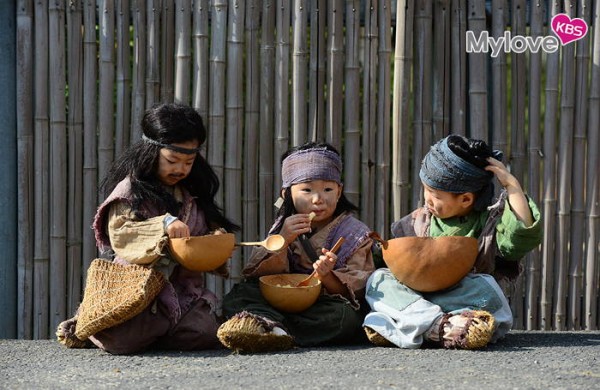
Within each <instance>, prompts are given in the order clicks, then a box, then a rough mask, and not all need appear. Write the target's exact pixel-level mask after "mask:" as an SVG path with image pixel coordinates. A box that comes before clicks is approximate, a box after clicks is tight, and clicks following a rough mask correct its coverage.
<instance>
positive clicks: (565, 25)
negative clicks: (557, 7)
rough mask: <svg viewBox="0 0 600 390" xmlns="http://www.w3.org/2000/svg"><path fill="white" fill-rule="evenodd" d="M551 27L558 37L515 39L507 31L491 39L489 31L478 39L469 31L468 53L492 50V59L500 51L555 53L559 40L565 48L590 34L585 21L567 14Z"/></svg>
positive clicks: (467, 36) (561, 15) (559, 15)
mask: <svg viewBox="0 0 600 390" xmlns="http://www.w3.org/2000/svg"><path fill="white" fill-rule="evenodd" d="M550 26H551V28H552V31H554V34H556V37H555V36H552V35H548V36H545V37H535V38H533V37H530V36H527V37H524V36H522V35H515V36H514V37H513V36H512V35H511V33H510V31H505V32H504V34H503V35H502V36H500V37H497V38H494V37H490V36H489V33H488V32H487V31H482V32H481V33H480V34H479V37H476V36H475V33H473V31H467V34H466V50H467V53H481V52H483V53H487V52H489V51H490V50H491V56H492V57H497V56H498V54H500V51H504V52H505V53H510V52H513V53H523V52H525V51H527V50H528V51H530V52H532V53H537V52H538V51H539V50H542V51H545V52H546V53H554V52H555V51H557V50H558V47H559V40H560V43H562V45H563V46H564V45H566V44H568V43H571V42H573V41H577V40H579V39H581V38H583V37H585V35H586V34H587V32H588V26H587V24H586V23H585V21H584V20H583V19H581V18H574V19H571V18H570V17H569V15H567V14H557V15H555V16H554V17H553V18H552V22H551V23H550ZM557 37H558V39H557Z"/></svg>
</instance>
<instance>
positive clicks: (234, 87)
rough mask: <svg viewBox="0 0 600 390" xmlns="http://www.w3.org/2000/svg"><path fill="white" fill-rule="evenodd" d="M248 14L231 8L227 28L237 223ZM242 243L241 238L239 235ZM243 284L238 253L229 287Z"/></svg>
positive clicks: (229, 177) (229, 166)
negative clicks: (246, 17) (245, 39)
mask: <svg viewBox="0 0 600 390" xmlns="http://www.w3.org/2000/svg"><path fill="white" fill-rule="evenodd" d="M244 14H245V2H244V1H239V0H236V1H234V2H233V3H232V7H229V17H228V26H227V90H226V97H227V102H226V107H225V109H226V115H227V118H226V123H227V127H226V134H227V143H226V145H225V148H226V150H227V158H226V159H225V170H224V180H225V183H224V191H225V194H226V196H225V207H224V211H225V213H226V214H227V215H228V216H229V217H230V218H231V219H233V220H234V221H242V202H241V199H240V194H243V191H242V190H243V188H242V177H243V172H242V165H243V160H242V145H243V144H242V142H240V140H242V139H243V138H244V133H243V131H242V130H243V128H244V96H243V92H244V87H243V86H244V72H241V71H240V70H241V69H243V68H244V29H245V27H244ZM237 235H238V239H239V238H241V234H240V233H238V234H237ZM241 280H242V258H241V256H240V252H239V251H235V252H234V253H233V255H232V257H231V260H230V275H229V279H228V280H227V287H228V288H231V287H233V285H234V284H235V283H237V282H239V281H241Z"/></svg>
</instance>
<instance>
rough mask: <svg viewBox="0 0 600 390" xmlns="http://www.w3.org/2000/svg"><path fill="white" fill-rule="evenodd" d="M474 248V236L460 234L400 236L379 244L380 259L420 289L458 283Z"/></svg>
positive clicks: (469, 266)
mask: <svg viewBox="0 0 600 390" xmlns="http://www.w3.org/2000/svg"><path fill="white" fill-rule="evenodd" d="M386 244H387V246H386ZM477 252H478V244H477V239H475V238H472V237H461V236H452V237H437V238H432V237H400V238H394V239H391V240H388V241H387V242H384V245H383V259H384V261H385V263H386V264H387V266H388V268H389V269H390V271H391V272H392V273H393V274H394V276H395V277H396V278H397V279H398V280H399V281H400V282H401V283H402V284H404V285H406V286H408V287H410V288H412V289H413V290H416V291H422V292H433V291H439V290H443V289H445V288H448V287H450V286H452V285H454V284H456V283H458V281H460V280H461V279H462V278H463V277H465V276H466V275H467V274H468V273H469V271H471V269H472V268H473V265H474V264H475V260H476V258H477Z"/></svg>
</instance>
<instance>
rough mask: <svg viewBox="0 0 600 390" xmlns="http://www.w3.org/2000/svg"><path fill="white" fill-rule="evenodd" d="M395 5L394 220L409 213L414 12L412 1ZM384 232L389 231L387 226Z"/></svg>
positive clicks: (405, 0)
mask: <svg viewBox="0 0 600 390" xmlns="http://www.w3.org/2000/svg"><path fill="white" fill-rule="evenodd" d="M396 4H397V5H396V7H397V8H396V44H395V51H394V94H393V101H392V198H393V218H394V221H397V220H399V219H400V218H401V217H403V216H404V215H406V214H408V212H409V204H410V174H409V168H408V167H409V157H410V143H409V142H406V140H408V139H409V134H410V129H409V123H410V111H409V101H410V80H411V79H410V76H411V66H412V47H413V46H412V41H413V34H412V32H413V13H414V3H413V1H412V0H403V1H399V2H397V3H396ZM354 172H356V171H354ZM380 233H383V232H380ZM385 233H388V230H387V228H386V230H385Z"/></svg>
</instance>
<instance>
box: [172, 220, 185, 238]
mask: <svg viewBox="0 0 600 390" xmlns="http://www.w3.org/2000/svg"><path fill="white" fill-rule="evenodd" d="M167 235H168V236H169V238H186V237H189V236H190V228H189V227H188V225H186V224H185V223H183V222H181V221H180V220H178V219H176V220H174V221H173V222H171V223H170V224H169V226H167Z"/></svg>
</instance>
